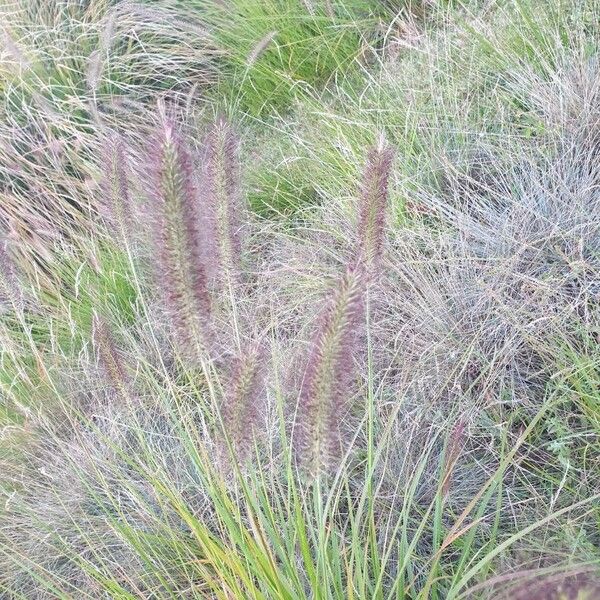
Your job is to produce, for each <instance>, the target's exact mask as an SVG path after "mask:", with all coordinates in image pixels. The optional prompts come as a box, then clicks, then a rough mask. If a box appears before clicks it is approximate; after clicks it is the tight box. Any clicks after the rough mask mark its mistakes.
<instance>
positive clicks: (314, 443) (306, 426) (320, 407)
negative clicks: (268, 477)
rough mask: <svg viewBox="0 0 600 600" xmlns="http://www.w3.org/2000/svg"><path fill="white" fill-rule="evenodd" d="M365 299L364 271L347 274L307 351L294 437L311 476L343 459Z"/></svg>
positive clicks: (321, 318) (322, 316)
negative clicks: (346, 411) (343, 419)
mask: <svg viewBox="0 0 600 600" xmlns="http://www.w3.org/2000/svg"><path fill="white" fill-rule="evenodd" d="M364 294H365V276H364V272H363V271H362V269H360V268H350V269H348V271H347V272H346V273H345V274H344V275H343V276H342V277H341V279H340V280H339V281H338V282H337V285H336V288H335V289H334V290H332V292H331V295H330V297H329V299H328V301H327V303H326V305H325V307H324V309H323V311H322V313H321V315H320V318H319V322H318V326H317V327H316V331H315V334H314V337H313V341H312V343H311V346H310V349H309V351H308V360H307V364H306V368H305V372H304V379H303V382H302V385H301V389H300V395H299V399H298V409H297V419H296V425H295V432H294V438H295V446H296V448H295V450H296V455H297V457H298V460H299V462H300V463H301V464H302V465H303V466H304V467H305V468H306V470H307V471H308V472H309V474H310V475H311V476H313V477H314V476H317V475H318V474H319V473H320V472H321V471H328V470H330V469H331V468H332V467H333V465H334V464H335V461H336V458H337V457H338V456H339V454H340V450H341V446H342V430H341V427H340V421H341V416H342V414H343V410H344V407H345V405H346V401H347V399H348V398H349V396H350V395H351V393H352V383H353V379H354V377H355V374H356V372H355V369H354V360H355V358H356V352H357V346H358V332H359V330H360V328H361V327H362V325H363V320H364Z"/></svg>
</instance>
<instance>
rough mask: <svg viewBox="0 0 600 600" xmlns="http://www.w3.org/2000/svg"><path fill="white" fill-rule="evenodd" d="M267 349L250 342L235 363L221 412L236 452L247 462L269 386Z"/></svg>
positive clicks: (230, 371)
mask: <svg viewBox="0 0 600 600" xmlns="http://www.w3.org/2000/svg"><path fill="white" fill-rule="evenodd" d="M265 360H266V356H265V349H264V347H263V345H262V344H260V343H259V342H250V343H249V344H248V346H247V347H245V348H244V349H243V351H242V352H240V353H239V354H238V355H237V356H235V357H234V359H233V360H232V362H231V365H230V369H229V377H228V382H227V385H226V389H225V395H224V398H223V402H222V406H221V413H222V418H223V425H224V427H225V433H226V434H227V436H228V438H229V442H230V444H231V447H232V450H233V453H234V455H235V457H236V459H237V460H238V461H239V462H243V461H244V460H245V459H246V458H247V457H248V454H249V452H250V450H251V449H252V442H253V441H254V439H255V436H256V433H257V431H258V429H259V420H260V416H261V409H262V408H264V406H261V402H262V394H263V391H264V387H265Z"/></svg>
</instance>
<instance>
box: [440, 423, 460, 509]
mask: <svg viewBox="0 0 600 600" xmlns="http://www.w3.org/2000/svg"><path fill="white" fill-rule="evenodd" d="M464 437H465V422H464V421H463V420H462V419H460V420H459V421H458V422H457V423H456V424H455V425H454V427H453V428H452V432H451V433H450V439H449V440H448V447H447V448H446V454H445V457H444V468H443V470H442V498H446V497H447V496H448V493H449V492H450V484H451V482H452V473H453V471H454V467H455V465H456V461H457V460H458V457H459V456H460V452H461V449H462V447H463V443H464Z"/></svg>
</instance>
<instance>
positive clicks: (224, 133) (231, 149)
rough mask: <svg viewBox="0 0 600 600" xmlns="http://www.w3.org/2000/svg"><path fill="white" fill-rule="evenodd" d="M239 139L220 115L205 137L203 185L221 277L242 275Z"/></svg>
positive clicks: (216, 262) (218, 271) (234, 277)
mask: <svg viewBox="0 0 600 600" xmlns="http://www.w3.org/2000/svg"><path fill="white" fill-rule="evenodd" d="M238 146H239V143H238V139H237V137H236V135H235V133H234V131H233V129H232V128H231V126H230V125H229V124H228V123H227V122H226V121H225V120H224V119H222V118H220V119H219V120H218V121H217V122H216V123H215V124H214V125H213V126H212V127H211V129H210V131H209V133H208V135H207V137H206V141H205V155H204V160H205V162H204V183H203V186H202V189H201V192H202V195H203V197H204V200H205V202H206V207H207V209H208V211H209V213H210V215H211V221H212V226H213V231H214V235H215V251H216V257H215V264H216V270H215V272H216V275H217V278H218V279H222V278H223V277H225V278H228V277H231V279H233V280H235V279H237V278H238V277H239V273H240V268H241V257H242V224H243V220H244V206H243V203H242V197H241V190H240V182H239V175H240V165H239V157H238Z"/></svg>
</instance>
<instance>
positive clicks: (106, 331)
mask: <svg viewBox="0 0 600 600" xmlns="http://www.w3.org/2000/svg"><path fill="white" fill-rule="evenodd" d="M92 339H93V342H94V346H95V348H96V351H97V353H98V363H99V365H100V368H101V370H102V374H103V375H104V381H105V382H106V383H107V385H108V387H109V389H110V391H111V392H112V393H114V394H116V395H117V396H120V397H121V398H123V399H124V400H126V401H127V400H131V399H132V397H133V382H132V380H131V377H130V375H129V373H128V372H127V369H126V367H125V366H124V363H123V359H122V358H121V356H120V354H119V351H118V350H117V345H116V344H115V340H114V337H113V335H112V332H111V330H110V327H109V326H108V323H107V322H106V321H105V320H104V319H103V318H101V317H100V316H98V315H96V314H95V315H94V318H93V321H92Z"/></svg>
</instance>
